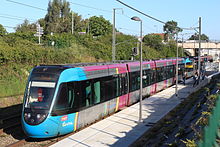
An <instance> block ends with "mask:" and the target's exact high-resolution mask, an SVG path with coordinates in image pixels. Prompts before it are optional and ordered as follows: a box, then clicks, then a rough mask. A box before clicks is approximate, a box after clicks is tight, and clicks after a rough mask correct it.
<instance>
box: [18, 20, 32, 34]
mask: <svg viewBox="0 0 220 147" xmlns="http://www.w3.org/2000/svg"><path fill="white" fill-rule="evenodd" d="M16 32H17V33H27V32H28V33H29V32H36V24H34V23H30V22H29V21H28V20H27V19H25V20H24V22H23V23H22V24H20V25H18V26H17V27H16Z"/></svg>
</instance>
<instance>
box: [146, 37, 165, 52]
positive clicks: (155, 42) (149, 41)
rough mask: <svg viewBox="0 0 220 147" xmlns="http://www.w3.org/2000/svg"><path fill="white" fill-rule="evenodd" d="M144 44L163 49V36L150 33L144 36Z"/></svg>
mask: <svg viewBox="0 0 220 147" xmlns="http://www.w3.org/2000/svg"><path fill="white" fill-rule="evenodd" d="M143 42H144V45H147V46H149V47H152V48H154V49H157V50H159V49H161V47H162V37H161V36H160V35H157V34H148V35H145V36H144V38H143Z"/></svg>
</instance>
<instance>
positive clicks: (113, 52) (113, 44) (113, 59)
mask: <svg viewBox="0 0 220 147" xmlns="http://www.w3.org/2000/svg"><path fill="white" fill-rule="evenodd" d="M115 10H116V9H115V8H113V27H112V61H115V38H116V34H115Z"/></svg>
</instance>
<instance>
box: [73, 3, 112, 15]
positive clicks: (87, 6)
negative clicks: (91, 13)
mask: <svg viewBox="0 0 220 147" xmlns="http://www.w3.org/2000/svg"><path fill="white" fill-rule="evenodd" d="M70 3H71V4H73V5H78V6H81V7H85V8H90V9H94V10H98V11H103V12H108V13H112V11H110V10H104V9H99V8H95V7H91V6H87V5H82V4H78V3H73V2H70Z"/></svg>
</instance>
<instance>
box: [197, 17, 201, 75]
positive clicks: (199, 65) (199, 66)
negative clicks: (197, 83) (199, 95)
mask: <svg viewBox="0 0 220 147" xmlns="http://www.w3.org/2000/svg"><path fill="white" fill-rule="evenodd" d="M200 51H201V17H199V50H198V60H199V63H198V74H199V79H200V68H201V57H200V56H201V52H200Z"/></svg>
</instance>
